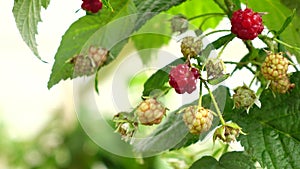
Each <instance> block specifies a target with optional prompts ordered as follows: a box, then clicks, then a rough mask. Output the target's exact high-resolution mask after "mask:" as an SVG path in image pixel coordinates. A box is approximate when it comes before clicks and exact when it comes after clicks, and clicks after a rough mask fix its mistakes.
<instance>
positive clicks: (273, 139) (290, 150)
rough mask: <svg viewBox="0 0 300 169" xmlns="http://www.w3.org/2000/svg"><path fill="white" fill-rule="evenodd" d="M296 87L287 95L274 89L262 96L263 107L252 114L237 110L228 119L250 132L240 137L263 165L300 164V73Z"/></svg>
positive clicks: (276, 168)
mask: <svg viewBox="0 0 300 169" xmlns="http://www.w3.org/2000/svg"><path fill="white" fill-rule="evenodd" d="M291 82H293V83H295V84H296V87H295V88H294V89H293V90H292V91H291V93H287V94H276V98H274V96H273V94H272V92H271V91H270V90H265V91H264V92H263V93H262V94H261V96H260V101H261V103H262V107H261V109H259V108H257V107H254V108H253V109H251V110H250V112H249V114H247V113H246V112H245V111H243V112H241V111H234V112H232V113H231V114H230V113H229V114H226V116H225V117H226V119H228V120H229V119H231V120H233V121H234V122H236V123H238V124H239V125H240V126H241V127H242V128H243V131H244V132H245V133H247V135H245V136H244V135H241V136H240V137H239V139H240V140H241V144H242V145H243V146H244V148H245V151H246V152H247V153H248V154H249V155H250V156H251V157H252V158H253V159H256V160H257V161H259V162H260V164H261V165H262V167H266V168H274V169H282V168H286V169H294V168H299V166H300V159H299V157H300V131H299V129H300V107H299V106H300V72H297V73H295V74H294V75H293V76H292V77H291Z"/></svg>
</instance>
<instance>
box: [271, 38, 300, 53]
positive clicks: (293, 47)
mask: <svg viewBox="0 0 300 169" xmlns="http://www.w3.org/2000/svg"><path fill="white" fill-rule="evenodd" d="M274 40H275V41H276V42H278V43H281V44H283V45H284V46H287V47H289V48H291V49H295V50H300V48H299V47H296V46H292V45H290V44H288V43H285V42H283V41H281V40H279V39H277V38H274Z"/></svg>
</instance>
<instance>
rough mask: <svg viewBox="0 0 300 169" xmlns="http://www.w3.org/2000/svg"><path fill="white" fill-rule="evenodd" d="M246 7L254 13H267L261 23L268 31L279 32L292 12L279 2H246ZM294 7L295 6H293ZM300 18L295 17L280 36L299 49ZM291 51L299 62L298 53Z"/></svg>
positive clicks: (263, 0)
mask: <svg viewBox="0 0 300 169" xmlns="http://www.w3.org/2000/svg"><path fill="white" fill-rule="evenodd" d="M247 4H248V7H250V8H253V9H254V10H255V11H259V12H268V14H267V15H264V16H263V22H264V24H265V25H266V26H267V27H268V29H269V30H275V31H278V30H280V28H281V26H282V25H283V22H284V21H285V20H286V18H287V17H289V16H290V15H291V14H292V13H293V12H292V11H293V10H291V9H289V8H287V7H286V6H285V5H283V4H282V3H281V2H280V0H272V1H270V0H256V1H247ZM295 7H296V6H295ZM299 27H300V17H299V15H296V16H295V17H294V18H293V21H292V22H291V23H290V24H289V26H288V27H287V28H286V29H285V31H284V32H283V33H282V34H281V38H282V40H283V41H285V42H286V43H289V44H291V45H295V46H298V47H300V30H299ZM291 51H292V52H293V53H294V54H295V55H296V56H297V60H298V61H300V52H299V51H296V50H292V49H291Z"/></svg>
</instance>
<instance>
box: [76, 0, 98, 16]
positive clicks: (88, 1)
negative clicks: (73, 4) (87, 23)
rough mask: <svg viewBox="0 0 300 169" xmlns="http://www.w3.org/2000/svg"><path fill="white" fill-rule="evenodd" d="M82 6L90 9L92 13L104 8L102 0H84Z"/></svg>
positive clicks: (87, 9)
mask: <svg viewBox="0 0 300 169" xmlns="http://www.w3.org/2000/svg"><path fill="white" fill-rule="evenodd" d="M82 1H83V2H82V4H81V8H82V9H84V10H86V11H90V12H92V13H97V12H98V11H99V10H100V9H101V8H102V2H101V0H82Z"/></svg>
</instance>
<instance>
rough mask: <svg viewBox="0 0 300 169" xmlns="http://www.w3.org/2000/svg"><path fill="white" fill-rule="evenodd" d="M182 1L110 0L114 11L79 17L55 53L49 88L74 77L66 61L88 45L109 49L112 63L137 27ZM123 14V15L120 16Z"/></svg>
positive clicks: (82, 51) (108, 10)
mask: <svg viewBox="0 0 300 169" xmlns="http://www.w3.org/2000/svg"><path fill="white" fill-rule="evenodd" d="M182 1H183V0H175V1H169V0H158V1H153V0H146V1H144V0H143V1H141V0H135V1H134V2H132V1H131V0H118V1H112V2H111V5H112V6H113V7H114V12H112V11H111V10H110V9H108V8H106V9H102V10H101V11H100V12H99V15H88V16H84V17H82V18H80V19H79V20H77V21H76V22H74V23H73V24H72V25H71V26H70V27H69V29H68V30H67V31H66V33H65V35H64V36H63V38H62V41H61V43H60V46H59V48H58V51H57V53H56V55H55V63H54V65H53V67H52V73H51V76H50V79H49V81H48V88H51V87H52V86H53V85H55V84H57V83H58V82H59V81H61V80H66V79H68V78H73V66H72V65H71V64H68V63H66V61H67V60H69V59H70V58H71V57H73V56H74V55H77V54H79V53H81V54H85V53H86V52H87V50H88V47H89V45H99V46H102V47H106V48H108V49H110V58H109V60H108V61H107V62H106V63H107V64H109V63H110V62H111V61H112V60H114V59H115V58H116V57H117V56H118V54H119V52H120V51H121V49H122V48H123V47H124V45H125V44H126V41H127V40H128V37H130V35H131V34H132V33H133V32H134V31H135V30H138V29H139V28H140V27H141V26H142V25H143V24H144V23H145V22H146V21H147V20H148V19H150V18H152V17H153V16H155V15H156V14H158V13H159V12H161V11H164V10H168V9H169V8H170V7H172V6H173V5H176V4H180V3H181V2H182ZM133 3H134V4H133ZM136 6H137V7H136ZM152 12H153V13H152ZM130 14H132V15H130ZM124 16H126V17H124ZM120 17H124V18H122V19H120V20H117V19H118V18H120ZM112 21H115V22H112ZM112 47H113V48H112Z"/></svg>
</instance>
